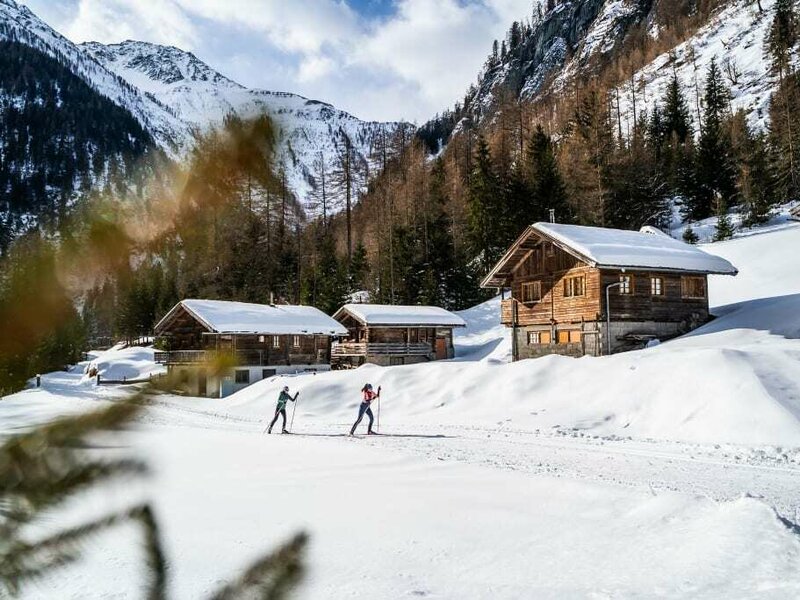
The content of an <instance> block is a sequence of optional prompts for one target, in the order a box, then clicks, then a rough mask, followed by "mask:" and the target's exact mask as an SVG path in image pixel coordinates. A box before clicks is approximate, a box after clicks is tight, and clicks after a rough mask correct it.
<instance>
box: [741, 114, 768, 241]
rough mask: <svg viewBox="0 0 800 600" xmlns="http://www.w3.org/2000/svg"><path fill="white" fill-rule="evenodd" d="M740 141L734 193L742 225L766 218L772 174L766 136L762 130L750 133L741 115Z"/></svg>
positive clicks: (754, 223)
mask: <svg viewBox="0 0 800 600" xmlns="http://www.w3.org/2000/svg"><path fill="white" fill-rule="evenodd" d="M740 120H741V122H742V128H743V130H744V131H743V137H744V140H743V144H742V148H741V150H740V154H741V157H740V158H739V177H738V181H737V186H738V188H737V189H738V194H739V197H740V199H741V203H742V206H743V208H744V211H743V212H744V225H746V226H750V227H752V226H753V225H757V224H760V223H764V222H766V221H767V220H768V218H769V213H770V210H771V208H772V206H773V204H774V202H775V189H776V183H775V177H774V176H773V173H772V167H771V165H770V154H769V147H768V143H767V138H766V135H765V134H764V133H761V132H759V133H757V134H753V132H751V131H750V129H749V128H748V126H747V121H746V120H745V118H744V116H743V115H742V116H741V117H740Z"/></svg>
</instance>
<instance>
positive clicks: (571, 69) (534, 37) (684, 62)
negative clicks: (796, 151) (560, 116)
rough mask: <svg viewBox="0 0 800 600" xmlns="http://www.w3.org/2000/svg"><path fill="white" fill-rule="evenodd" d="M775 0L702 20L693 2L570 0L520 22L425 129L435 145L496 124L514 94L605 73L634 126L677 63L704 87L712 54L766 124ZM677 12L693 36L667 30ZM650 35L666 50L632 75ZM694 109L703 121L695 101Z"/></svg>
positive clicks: (683, 74)
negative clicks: (464, 129)
mask: <svg viewBox="0 0 800 600" xmlns="http://www.w3.org/2000/svg"><path fill="white" fill-rule="evenodd" d="M775 4H776V3H775V0H761V2H752V1H750V0H720V1H719V2H717V3H716V4H715V5H714V6H715V8H714V9H713V10H710V11H709V10H708V8H705V9H704V10H706V11H707V12H706V13H704V14H706V15H707V16H706V17H703V18H701V17H700V16H699V14H698V13H699V9H698V8H697V7H696V5H695V4H694V3H686V4H685V5H681V6H672V8H670V7H669V6H668V5H667V4H666V3H665V2H658V1H653V0H565V1H564V2H561V3H559V4H558V5H557V6H555V8H553V10H550V11H548V12H547V13H545V14H544V15H542V17H541V19H539V20H537V21H536V22H534V23H532V24H530V25H527V24H524V25H523V24H518V26H519V29H518V30H517V31H518V37H517V39H516V41H515V42H514V44H515V45H513V46H512V42H511V41H510V40H507V42H508V49H507V52H505V53H504V54H501V55H499V56H494V57H492V56H490V57H489V59H488V60H487V62H486V64H485V65H484V67H483V69H482V70H481V72H480V73H479V75H478V80H477V84H476V85H473V86H471V87H470V89H469V90H468V91H467V93H466V95H465V97H464V100H463V102H462V103H461V104H459V106H458V107H457V108H456V110H455V111H453V112H450V113H446V114H445V115H444V116H443V117H439V118H437V119H435V120H434V121H431V122H430V123H427V124H426V125H424V126H423V127H422V128H421V131H423V132H424V133H425V134H426V135H427V137H428V138H430V139H429V140H428V141H429V143H430V144H431V145H432V147H435V144H436V140H446V139H447V137H448V136H449V134H450V133H451V132H452V131H453V130H454V129H457V128H458V127H459V124H462V125H463V124H464V123H465V122H467V121H468V122H471V123H482V122H484V121H489V122H491V120H492V119H494V118H495V117H496V115H497V109H498V105H499V104H500V103H501V101H502V100H503V99H505V98H508V95H509V94H510V95H511V96H512V97H516V98H519V99H521V100H527V101H530V100H534V101H535V100H537V99H541V98H545V97H548V96H551V95H553V94H555V95H561V94H567V93H571V90H572V89H573V87H572V86H573V83H574V82H575V81H576V80H581V81H584V82H588V81H590V80H591V79H592V78H593V77H594V76H596V75H598V74H599V75H601V76H604V77H617V78H618V79H617V80H618V81H621V82H624V83H622V84H621V86H620V88H619V94H618V96H617V95H616V94H615V100H614V105H615V109H616V104H617V102H618V103H619V109H620V113H621V114H620V120H621V121H622V126H623V128H625V127H629V126H630V121H632V119H633V112H634V101H635V107H636V110H637V111H638V114H639V115H641V114H642V110H643V109H644V110H649V109H652V106H653V102H654V101H655V100H659V99H661V98H662V97H663V94H664V91H665V89H666V87H667V83H668V81H669V79H670V78H671V77H672V73H673V70H674V71H675V72H676V73H677V75H678V78H679V80H680V81H681V83H682V84H683V86H684V87H686V88H687V89H690V88H692V89H693V88H694V86H695V83H696V82H697V84H698V85H699V87H700V88H702V86H703V81H704V78H705V74H706V70H707V68H708V65H709V63H710V62H711V59H712V58H716V61H717V64H718V65H719V66H720V67H721V69H722V71H723V73H724V75H725V77H726V79H727V84H728V86H729V87H730V89H731V93H732V99H731V106H732V108H733V109H734V110H736V109H740V108H741V109H743V110H745V111H746V112H747V113H748V116H749V120H750V123H751V125H754V126H757V127H761V128H763V127H764V126H765V125H766V120H767V112H768V111H767V107H768V103H769V96H770V93H771V92H772V90H773V87H774V81H773V80H772V79H771V78H770V77H768V76H767V63H766V60H765V55H764V42H765V38H766V34H767V31H768V28H769V24H770V22H771V21H772V18H773V15H774V10H775ZM670 6H671V5H670ZM707 6H712V5H707ZM676 19H684V20H685V21H686V23H687V25H686V28H687V32H686V33H684V34H676V33H675V31H673V30H670V26H671V25H673V22H674V20H676ZM681 36H683V37H681ZM645 38H646V39H647V44H648V45H649V46H650V47H655V46H658V47H660V48H663V50H661V51H660V52H661V53H660V54H659V55H658V56H656V57H655V58H654V59H653V60H650V61H648V62H644V63H642V62H639V64H640V65H642V66H640V67H637V68H636V70H635V71H634V72H633V73H631V72H628V71H626V69H627V67H625V66H622V65H627V64H630V63H631V55H633V54H635V53H637V52H640V51H641V47H642V46H643V40H644V39H645ZM670 40H674V41H670ZM618 61H619V62H618ZM614 69H616V71H617V72H614ZM692 108H693V110H692V117H693V118H694V119H696V118H697V110H696V108H697V107H696V106H694V102H693V103H692ZM695 125H697V123H695ZM695 129H696V130H697V129H698V128H697V127H696V128H695Z"/></svg>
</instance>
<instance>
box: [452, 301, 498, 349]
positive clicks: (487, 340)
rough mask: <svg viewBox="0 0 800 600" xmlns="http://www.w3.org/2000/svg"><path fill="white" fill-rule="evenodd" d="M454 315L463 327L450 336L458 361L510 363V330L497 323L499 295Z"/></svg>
mask: <svg viewBox="0 0 800 600" xmlns="http://www.w3.org/2000/svg"><path fill="white" fill-rule="evenodd" d="M458 315H459V316H460V317H461V318H462V319H464V322H465V323H466V324H467V326H466V327H465V328H463V329H456V330H455V331H454V334H453V341H454V343H455V347H456V356H457V357H458V359H459V360H490V361H494V362H500V363H507V362H510V360H511V331H510V330H509V329H508V327H506V326H504V325H503V324H501V323H500V296H497V297H495V298H492V299H491V300H488V301H486V302H483V303H481V304H479V305H477V306H473V307H472V308H469V309H467V310H462V311H460V312H459V313H458Z"/></svg>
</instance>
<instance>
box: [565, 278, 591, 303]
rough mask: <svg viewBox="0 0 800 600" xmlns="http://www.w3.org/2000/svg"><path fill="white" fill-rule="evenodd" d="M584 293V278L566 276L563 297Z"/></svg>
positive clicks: (572, 296)
mask: <svg viewBox="0 0 800 600" xmlns="http://www.w3.org/2000/svg"><path fill="white" fill-rule="evenodd" d="M585 293H586V278H585V277H583V276H581V277H567V278H566V279H565V280H564V297H565V298H574V297H575V296H583V295H584V294H585Z"/></svg>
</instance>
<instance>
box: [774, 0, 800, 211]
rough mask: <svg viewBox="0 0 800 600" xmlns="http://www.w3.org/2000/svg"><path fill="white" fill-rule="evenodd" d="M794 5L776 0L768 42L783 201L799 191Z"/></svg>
mask: <svg viewBox="0 0 800 600" xmlns="http://www.w3.org/2000/svg"><path fill="white" fill-rule="evenodd" d="M795 4H796V2H795V0H777V2H776V3H775V16H774V17H773V20H772V23H771V25H770V29H769V32H768V34H767V40H766V50H767V54H768V57H769V60H770V72H771V74H772V75H773V76H775V77H777V80H778V89H777V90H776V91H775V92H774V93H773V95H772V99H771V100H772V101H771V103H770V133H771V137H772V140H773V147H774V149H775V154H776V161H775V162H776V172H777V176H778V181H777V183H778V186H779V190H780V192H781V196H782V200H788V199H790V198H791V197H792V196H794V195H795V194H797V193H798V191H800V131H798V129H800V127H798V126H797V124H796V123H795V115H796V109H797V106H798V105H800V81H799V80H800V77H798V76H797V74H796V73H794V71H793V55H794V52H795V50H796V46H797V43H798V37H800V17H798V14H797V10H796V6H795Z"/></svg>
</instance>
